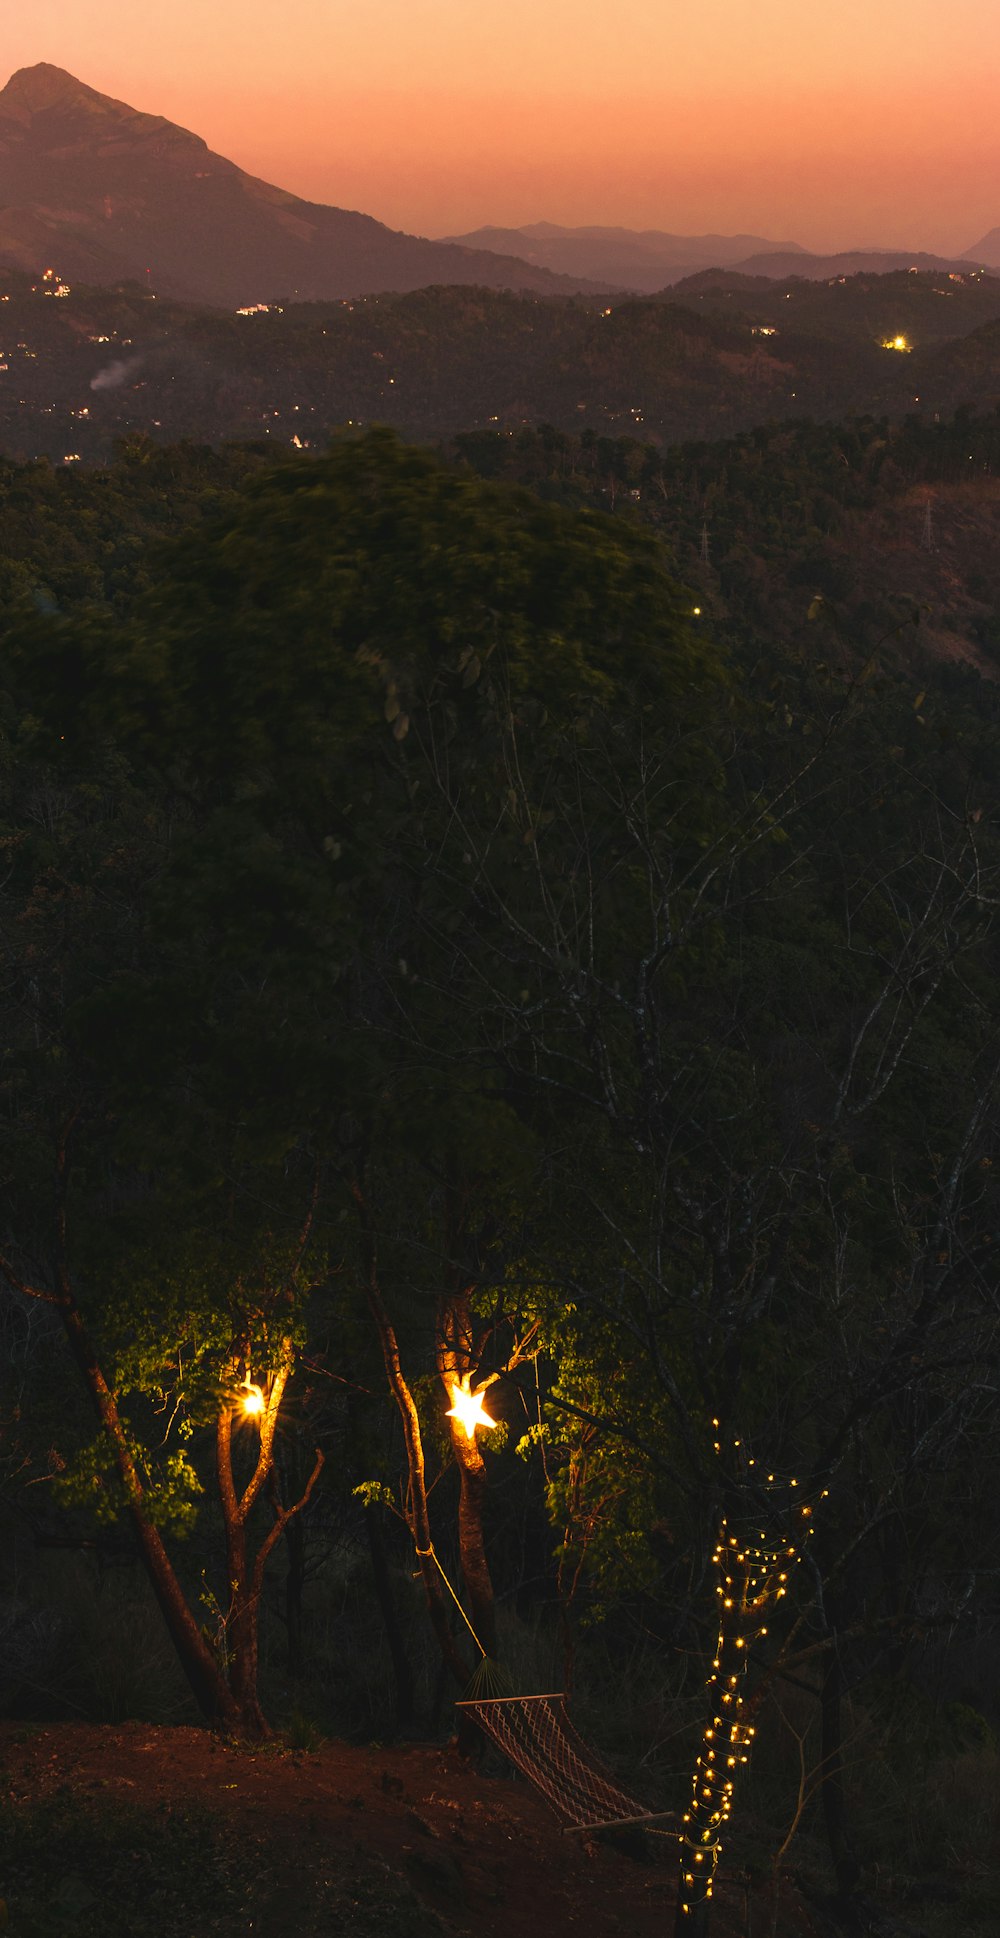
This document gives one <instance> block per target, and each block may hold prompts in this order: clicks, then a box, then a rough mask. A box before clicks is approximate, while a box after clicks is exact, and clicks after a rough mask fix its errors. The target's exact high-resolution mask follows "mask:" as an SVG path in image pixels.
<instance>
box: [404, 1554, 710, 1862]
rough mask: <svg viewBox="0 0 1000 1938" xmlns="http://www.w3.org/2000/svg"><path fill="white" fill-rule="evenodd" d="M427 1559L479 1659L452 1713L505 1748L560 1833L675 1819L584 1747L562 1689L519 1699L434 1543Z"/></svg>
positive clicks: (674, 1815) (508, 1756)
mask: <svg viewBox="0 0 1000 1938" xmlns="http://www.w3.org/2000/svg"><path fill="white" fill-rule="evenodd" d="M417 1553H418V1554H421V1555H429V1556H430V1557H431V1558H432V1559H433V1561H434V1564H435V1566H436V1568H437V1570H438V1573H439V1574H440V1576H441V1579H442V1580H443V1582H444V1584H445V1587H446V1588H447V1590H448V1593H449V1594H450V1595H451V1598H452V1600H453V1602H454V1603H455V1606H456V1608H457V1609H458V1612H459V1614H460V1615H461V1617H462V1620H463V1622H464V1623H465V1626H466V1628H467V1629H468V1631H469V1634H470V1635H471V1637H472V1639H473V1641H474V1642H475V1644H476V1647H477V1649H478V1650H479V1653H480V1656H481V1657H482V1660H481V1662H480V1664H479V1667H478V1668H477V1669H476V1671H475V1673H474V1674H473V1676H472V1680H471V1681H470V1683H469V1687H468V1691H467V1693H466V1695H465V1696H464V1697H463V1698H462V1699H461V1701H459V1702H456V1704H455V1707H456V1709H463V1710H465V1711H466V1712H467V1714H470V1715H471V1716H472V1719H473V1721H474V1722H476V1723H477V1724H478V1726H479V1728H480V1729H481V1730H482V1731H483V1733H484V1735H486V1736H488V1737H490V1739H491V1740H492V1741H493V1742H494V1743H495V1744H496V1745H497V1748H498V1749H500V1750H502V1751H503V1754H504V1756H506V1757H507V1758H508V1759H509V1761H510V1762H511V1763H513V1764H514V1765H515V1767H516V1768H517V1769H518V1770H520V1771H521V1773H522V1775H523V1776H526V1777H527V1779H528V1782H529V1783H531V1784H533V1785H534V1788H535V1789H536V1790H537V1791H539V1793H540V1794H541V1795H542V1796H543V1797H544V1798H545V1799H546V1801H547V1802H548V1803H549V1804H551V1805H552V1808H553V1809H554V1810H555V1812H556V1814H557V1815H558V1816H560V1817H562V1818H564V1819H565V1822H564V1824H563V1829H564V1830H565V1831H574V1830H577V1831H591V1830H615V1829H618V1828H620V1827H622V1826H623V1825H626V1824H649V1825H651V1824H655V1823H662V1822H663V1821H664V1820H665V1819H669V1820H673V1821H676V1817H677V1813H676V1811H673V1810H647V1809H646V1806H645V1804H642V1803H639V1802H638V1801H637V1799H636V1798H635V1797H632V1796H629V1794H628V1791H627V1790H622V1789H620V1788H619V1786H618V1784H617V1783H615V1781H614V1779H613V1777H612V1776H611V1774H610V1772H609V1771H607V1770H606V1769H605V1768H604V1766H603V1765H602V1763H601V1762H600V1760H599V1758H598V1757H597V1756H596V1754H595V1752H594V1751H593V1750H592V1749H590V1748H589V1747H588V1745H587V1744H586V1743H585V1742H584V1741H583V1739H582V1737H580V1736H578V1735H577V1733H576V1730H575V1729H574V1728H573V1725H572V1723H571V1722H570V1720H569V1717H568V1715H567V1714H566V1696H565V1694H564V1693H563V1692H561V1691H560V1692H559V1693H553V1694H549V1695H542V1696H517V1695H512V1694H511V1692H510V1684H509V1683H508V1681H507V1678H506V1677H505V1675H504V1674H503V1671H502V1670H501V1669H500V1668H498V1666H497V1664H496V1663H495V1662H491V1660H490V1658H489V1656H488V1655H487V1654H486V1650H485V1649H484V1648H483V1645H482V1643H481V1642H480V1640H479V1637H478V1635H477V1634H476V1631H475V1629H474V1628H473V1626H472V1623H471V1622H470V1620H469V1618H468V1616H467V1614H466V1612H465V1610H464V1608H463V1607H462V1604H461V1602H460V1601H459V1599H458V1596H457V1595H456V1593H455V1590H454V1588H453V1587H452V1585H451V1582H450V1581H449V1580H448V1576H447V1575H446V1574H445V1571H444V1569H443V1568H442V1566H441V1563H440V1561H439V1560H438V1557H437V1554H436V1553H435V1551H434V1546H433V1544H432V1545H431V1546H430V1547H429V1548H418V1549H417Z"/></svg>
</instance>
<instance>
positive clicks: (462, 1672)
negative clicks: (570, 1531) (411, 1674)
mask: <svg viewBox="0 0 1000 1938" xmlns="http://www.w3.org/2000/svg"><path fill="white" fill-rule="evenodd" d="M351 1194H352V1196H353V1198H354V1202H355V1204H356V1206H357V1209H358V1217H359V1220H360V1224H361V1240H362V1253H363V1259H364V1274H365V1291H366V1293H367V1296H368V1305H369V1308H370V1310H371V1314H372V1318H373V1319H374V1321H375V1327H376V1330H377V1332H378V1336H379V1344H380V1345H381V1348H382V1359H383V1362H384V1365H385V1371H386V1378H387V1379H388V1382H389V1391H390V1392H391V1394H392V1397H393V1399H394V1400H395V1402H396V1405H397V1407H398V1408H399V1417H400V1419H401V1420H402V1423H403V1442H404V1445H405V1447H406V1471H407V1480H408V1484H409V1485H408V1497H407V1517H406V1518H407V1524H408V1526H409V1529H410V1534H411V1535H412V1537H413V1545H414V1547H415V1549H416V1553H417V1562H418V1565H419V1568H420V1576H421V1580H422V1581H423V1585H424V1593H425V1595H426V1597H427V1610H428V1613H429V1615H430V1618H431V1624H432V1626H433V1629H434V1633H435V1635H436V1636H437V1640H438V1646H439V1648H440V1650H441V1654H442V1656H443V1657H444V1660H445V1662H446V1663H447V1664H448V1667H449V1669H450V1670H451V1673H452V1675H453V1676H454V1677H455V1680H456V1682H458V1683H459V1685H460V1686H461V1687H462V1688H463V1689H464V1688H465V1686H466V1684H467V1682H468V1680H469V1675H470V1670H469V1668H468V1665H467V1663H466V1661H465V1660H464V1658H463V1656H462V1654H461V1652H460V1650H459V1649H458V1648H457V1647H456V1645H455V1641H454V1638H453V1637H452V1634H451V1630H450V1627H449V1624H448V1605H447V1602H446V1600H445V1594H444V1587H443V1584H442V1581H441V1576H440V1574H439V1573H438V1568H437V1562H436V1558H435V1554H434V1544H433V1542H432V1540H431V1522H430V1513H429V1510H428V1506H427V1484H426V1480H425V1470H424V1445H423V1439H422V1437H421V1433H420V1416H419V1414H418V1412H417V1406H416V1401H415V1400H414V1398H413V1394H412V1393H411V1391H410V1388H409V1386H408V1385H407V1382H406V1377H405V1375H404V1372H403V1362H402V1359H401V1357H400V1351H399V1341H398V1339H397V1338H396V1331H395V1327H394V1326H393V1324H392V1321H391V1319H390V1318H389V1314H388V1312H387V1310H386V1307H385V1303H384V1301H383V1298H382V1291H381V1287H380V1285H379V1278H378V1252H377V1248H376V1243H375V1227H374V1223H373V1220H372V1216H371V1212H370V1209H369V1206H368V1203H367V1200H366V1198H365V1196H364V1193H363V1191H362V1190H361V1186H360V1184H358V1183H357V1182H356V1181H355V1182H354V1183H353V1184H352V1186H351Z"/></svg>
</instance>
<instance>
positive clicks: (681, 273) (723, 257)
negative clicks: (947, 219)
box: [442, 222, 1000, 295]
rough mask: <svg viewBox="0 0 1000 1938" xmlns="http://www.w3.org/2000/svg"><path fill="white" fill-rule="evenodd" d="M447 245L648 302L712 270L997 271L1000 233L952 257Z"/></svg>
mask: <svg viewBox="0 0 1000 1938" xmlns="http://www.w3.org/2000/svg"><path fill="white" fill-rule="evenodd" d="M442 240H447V241H449V242H452V243H461V244H462V245H463V246H464V247H467V248H474V249H496V250H497V251H500V250H503V251H505V252H506V253H507V254H519V255H524V256H525V257H526V258H527V260H528V261H529V262H532V263H537V264H538V265H539V266H540V267H544V268H547V269H556V270H560V271H562V272H563V273H564V274H566V273H568V274H571V275H576V276H590V277H595V278H598V279H601V278H604V279H606V280H607V281H608V282H610V283H617V284H618V285H619V286H621V287H623V288H626V289H631V290H638V291H639V292H640V293H642V294H646V295H652V294H654V293H655V292H657V291H659V290H661V289H668V288H672V287H673V285H674V284H676V283H680V282H684V281H685V280H686V279H687V278H688V277H690V276H692V275H697V274H698V272H699V271H701V270H708V269H738V270H740V271H741V272H743V273H744V274H745V275H748V276H767V277H770V278H771V279H772V281H776V280H779V279H780V278H782V277H784V276H805V277H808V278H809V279H810V280H811V281H817V282H820V281H826V280H829V279H832V278H833V277H835V276H854V275H857V274H859V273H863V272H865V271H867V272H868V273H869V274H871V275H888V274H891V272H892V271H893V270H897V269H911V268H915V269H920V270H936V269H945V270H960V271H967V270H968V269H969V267H970V266H971V265H972V264H976V265H980V266H981V265H991V264H996V265H997V266H1000V229H994V230H993V231H992V232H991V234H990V235H989V236H986V237H985V238H984V240H983V241H982V242H981V243H980V244H979V245H978V247H977V248H976V249H974V250H969V251H968V252H967V254H965V255H955V256H936V255H930V254H927V253H926V251H921V250H915V251H914V250H911V251H909V252H907V251H905V250H901V249H850V250H843V251H840V252H838V253H836V254H834V255H828V256H823V255H815V254H813V252H812V251H811V250H808V249H804V248H803V247H802V245H801V244H800V243H798V242H780V243H775V242H769V241H768V240H767V239H766V237H763V236H754V235H695V236H687V235H674V234H672V233H671V232H669V231H668V230H665V229H615V228H599V227H592V228H581V229H567V228H562V227H561V226H560V225H559V224H558V223H555V222H532V223H527V224H525V226H524V227H523V228H520V229H496V228H489V227H487V228H483V229H473V230H471V231H470V232H469V234H468V235H462V236H449V237H447V238H442ZM991 250H992V252H993V253H992V255H991V254H990V251H991Z"/></svg>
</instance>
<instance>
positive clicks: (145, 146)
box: [0, 62, 606, 308]
mask: <svg viewBox="0 0 1000 1938" xmlns="http://www.w3.org/2000/svg"><path fill="white" fill-rule="evenodd" d="M0 264H3V265H6V266H7V267H11V268H19V269H26V270H29V271H32V272H37V271H39V270H41V269H43V268H45V267H49V266H52V267H54V268H55V269H56V270H57V271H58V273H59V274H60V275H61V276H63V277H65V278H67V279H69V280H70V281H73V280H74V279H75V280H78V281H81V282H88V283H92V284H105V285H106V284H114V283H120V282H125V281H138V282H142V283H146V284H148V286H149V287H150V288H151V289H152V290H155V291H157V292H160V293H162V294H164V295H170V296H174V297H179V298H181V299H182V300H185V301H193V302H202V303H210V304H216V305H219V306H222V307H227V308H229V307H235V306H238V305H240V304H245V303H254V302H267V301H271V300H274V299H275V298H279V299H280V298H282V297H286V298H291V299H295V300H297V301H299V302H310V301H316V300H319V301H327V300H329V299H330V298H336V297H351V296H359V295H364V294H370V293H372V292H374V291H377V290H386V289H391V290H396V291H403V290H410V289H420V288H425V287H427V286H428V285H429V284H433V283H475V284H478V285H480V286H485V287H487V288H492V289H527V290H535V291H538V292H542V293H548V294H550V295H558V294H563V295H569V294H572V293H573V292H574V291H578V290H587V289H590V290H593V289H595V288H602V287H606V285H604V284H602V283H600V282H599V281H598V282H597V283H594V282H593V281H591V280H589V279H587V278H581V277H569V276H562V275H559V274H556V273H554V272H553V271H551V270H549V269H546V268H544V267H539V266H538V265H536V264H533V263H529V262H526V261H518V260H515V259H514V258H513V257H510V256H506V255H504V254H502V253H500V254H498V253H497V252H496V251H492V250H490V251H487V250H476V249H465V248H459V247H456V246H454V245H450V244H447V243H442V242H429V241H426V240H425V239H423V238H422V237H420V236H411V235H404V234H402V233H401V232H400V231H398V230H395V229H389V228H386V226H385V225H384V224H383V223H381V222H376V221H375V220H374V218H373V217H372V216H370V215H360V214H357V213H356V212H354V211H352V210H348V209H338V208H331V207H327V206H326V205H324V204H322V203H318V202H306V201H303V200H302V199H301V198H300V197H299V196H296V195H290V194H288V193H287V192H286V191H285V190H284V189H280V188H274V187H272V186H271V185H270V183H268V182H262V181H259V180H258V179H257V178H256V177H255V176H253V175H247V174H245V173H244V171H243V170H242V169H241V168H237V167H236V165H235V163H234V162H231V161H227V160H226V159H225V158H224V157H223V156H222V155H216V154H213V152H212V150H211V149H210V148H209V147H208V146H207V144H206V143H205V142H204V141H203V140H202V139H201V137H200V136H199V135H195V134H190V133H189V132H188V130H187V129H186V128H179V127H177V126H176V125H175V124H174V123H173V122H171V121H166V120H164V119H163V117H162V116H160V115H152V114H143V113H140V112H139V111H138V110H137V109H135V108H131V107H128V106H127V105H126V104H125V103H124V102H122V101H115V100H112V99H111V97H110V96H109V95H106V94H99V93H98V92H97V91H96V90H95V89H94V88H91V87H87V86H85V85H84V83H83V82H82V81H78V80H76V79H75V78H74V76H73V75H72V74H67V73H65V72H64V71H63V69H62V68H59V67H52V66H50V65H48V64H47V63H45V62H42V63H41V64H40V65H38V66H37V67H24V68H20V69H19V70H18V72H17V73H16V74H14V75H13V76H12V78H11V80H10V81H8V83H7V86H6V87H5V88H4V89H3V90H2V91H0Z"/></svg>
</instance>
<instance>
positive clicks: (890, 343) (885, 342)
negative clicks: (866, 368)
mask: <svg viewBox="0 0 1000 1938" xmlns="http://www.w3.org/2000/svg"><path fill="white" fill-rule="evenodd" d="M882 348H883V350H908V349H909V348H910V345H909V343H908V341H907V339H906V337H905V336H884V337H883V338H882Z"/></svg>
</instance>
